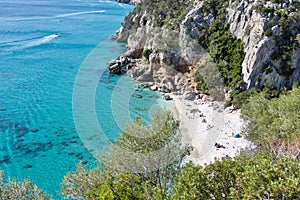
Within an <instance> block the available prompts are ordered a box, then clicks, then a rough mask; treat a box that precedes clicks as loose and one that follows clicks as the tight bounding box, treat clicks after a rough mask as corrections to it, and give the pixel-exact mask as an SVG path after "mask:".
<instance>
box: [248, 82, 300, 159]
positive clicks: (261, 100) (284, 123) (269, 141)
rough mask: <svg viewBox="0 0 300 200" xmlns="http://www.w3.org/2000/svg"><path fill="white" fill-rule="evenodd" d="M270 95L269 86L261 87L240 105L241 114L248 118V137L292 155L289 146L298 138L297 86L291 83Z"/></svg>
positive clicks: (299, 106)
mask: <svg viewBox="0 0 300 200" xmlns="http://www.w3.org/2000/svg"><path fill="white" fill-rule="evenodd" d="M270 92H271V94H270ZM276 92H277V94H278V93H279V92H278V91H276ZM271 95H272V88H268V87H265V88H264V90H263V92H261V93H260V94H258V95H255V96H253V97H251V98H250V99H249V102H248V103H247V104H245V105H244V106H243V108H242V111H243V112H242V113H243V118H244V119H245V120H247V121H248V126H247V133H248V137H249V139H251V140H252V141H253V142H254V143H255V144H257V145H260V146H261V147H263V148H266V149H268V150H271V151H272V152H276V153H278V154H285V155H291V156H293V155H294V153H295V152H294V150H295V149H293V148H296V149H299V148H300V147H299V145H300V143H298V144H297V142H298V140H299V139H300V120H298V118H299V112H300V87H294V89H293V90H292V91H289V92H288V93H287V94H281V95H280V96H279V98H272V97H274V96H271ZM275 95H276V94H275ZM270 98H272V99H270ZM294 141H296V143H295V142H294ZM294 143H295V144H294ZM279 144H282V146H280V145H279ZM291 144H293V145H294V147H292V146H293V145H291ZM280 148H285V149H280ZM279 151H280V152H279Z"/></svg>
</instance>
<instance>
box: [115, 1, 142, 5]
mask: <svg viewBox="0 0 300 200" xmlns="http://www.w3.org/2000/svg"><path fill="white" fill-rule="evenodd" d="M116 2H119V3H126V4H131V5H136V4H138V3H141V2H142V0H116Z"/></svg>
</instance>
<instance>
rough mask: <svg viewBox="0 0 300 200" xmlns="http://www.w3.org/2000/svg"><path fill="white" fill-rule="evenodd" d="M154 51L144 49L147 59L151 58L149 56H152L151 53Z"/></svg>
mask: <svg viewBox="0 0 300 200" xmlns="http://www.w3.org/2000/svg"><path fill="white" fill-rule="evenodd" d="M152 52H153V50H152V49H144V51H143V53H142V55H143V56H144V57H145V58H146V59H147V60H149V56H150V54H151V53H152Z"/></svg>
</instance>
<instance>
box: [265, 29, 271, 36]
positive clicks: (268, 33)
mask: <svg viewBox="0 0 300 200" xmlns="http://www.w3.org/2000/svg"><path fill="white" fill-rule="evenodd" d="M265 36H267V37H271V36H272V29H270V28H269V29H268V30H266V31H265Z"/></svg>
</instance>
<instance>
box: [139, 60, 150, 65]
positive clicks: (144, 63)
mask: <svg viewBox="0 0 300 200" xmlns="http://www.w3.org/2000/svg"><path fill="white" fill-rule="evenodd" d="M141 64H142V65H149V61H148V60H146V59H143V60H142V61H141Z"/></svg>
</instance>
